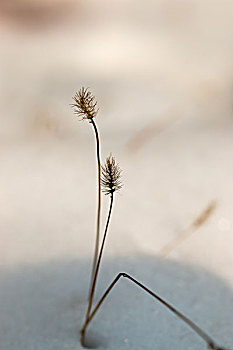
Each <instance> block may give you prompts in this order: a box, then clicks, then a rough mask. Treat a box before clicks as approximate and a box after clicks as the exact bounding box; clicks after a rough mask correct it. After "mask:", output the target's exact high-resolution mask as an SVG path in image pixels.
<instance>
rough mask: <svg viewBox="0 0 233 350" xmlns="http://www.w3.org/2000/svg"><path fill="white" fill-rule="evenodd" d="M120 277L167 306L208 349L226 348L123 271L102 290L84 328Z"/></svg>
mask: <svg viewBox="0 0 233 350" xmlns="http://www.w3.org/2000/svg"><path fill="white" fill-rule="evenodd" d="M121 277H125V278H127V279H129V280H130V281H132V282H133V283H135V284H136V285H137V286H138V287H140V288H142V289H143V290H144V291H145V292H147V293H148V294H150V295H151V296H152V297H154V298H155V299H157V300H158V301H159V302H160V303H161V304H163V305H164V306H165V307H166V308H168V309H169V310H170V311H171V312H173V313H174V314H175V315H176V316H177V317H179V318H180V319H181V320H182V321H183V322H185V323H186V324H187V325H188V326H189V327H190V328H192V329H193V331H194V332H195V333H196V334H197V335H199V337H201V338H202V339H203V340H204V341H205V342H206V343H207V345H208V348H209V349H213V350H226V349H224V348H222V347H219V346H218V345H217V344H216V343H215V342H214V340H213V339H212V338H211V337H210V336H209V335H208V334H207V333H205V332H204V331H203V330H202V329H201V328H200V327H199V326H197V325H196V324H195V323H194V322H193V321H191V320H190V319H189V318H188V317H186V316H185V315H183V314H182V313H181V312H180V311H178V310H177V309H176V308H175V307H174V306H172V305H171V304H169V303H168V302H167V301H165V300H164V299H162V298H161V297H160V296H159V295H158V294H156V293H154V292H153V291H152V290H150V289H149V288H147V287H146V286H145V285H143V284H142V283H140V282H139V281H137V280H136V279H135V278H133V277H132V276H130V275H128V274H127V273H125V272H121V273H119V274H118V275H117V276H116V277H115V279H114V280H113V281H112V283H111V284H110V285H109V287H108V288H107V289H106V291H105V292H104V294H103V295H102V297H101V298H100V300H99V301H98V303H97V304H96V306H95V308H94V310H93V311H92V313H90V315H89V317H88V318H87V319H86V322H85V330H86V328H87V326H88V324H89V323H90V322H91V320H92V319H93V317H94V316H95V314H96V312H97V311H98V310H99V308H100V306H101V305H102V303H103V302H104V300H105V298H106V297H107V296H108V294H109V293H110V292H111V290H112V288H113V287H114V286H115V284H116V283H117V282H118V280H119V279H120V278H121Z"/></svg>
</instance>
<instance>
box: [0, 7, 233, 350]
mask: <svg viewBox="0 0 233 350" xmlns="http://www.w3.org/2000/svg"><path fill="white" fill-rule="evenodd" d="M60 3H62V2H60ZM69 3H71V2H69ZM232 14H233V5H232V3H231V2H230V1H205V2H201V1H194V0H193V1H181V0H179V1H178V0H176V1H169V0H167V1H155V2H154V1H143V2H142V1H134V2H133V3H132V2H131V1H124V2H123V1H120V2H119V1H111V3H110V2H109V1H102V0H101V1H86V2H80V3H76V6H73V7H72V11H71V13H70V12H69V14H67V15H66V16H64V17H63V19H62V21H61V20H60V17H59V16H58V17H56V19H54V21H53V22H52V23H48V22H47V21H46V22H43V26H42V27H43V28H40V25H39V24H40V20H39V21H38V19H37V22H36V23H37V25H36V26H34V25H32V23H31V21H28V22H27V23H26V25H23V24H22V23H25V22H24V21H23V22H22V20H20V21H16V20H15V19H14V17H13V16H12V15H11V14H10V12H9V11H8V14H7V16H6V12H5V14H4V15H2V18H4V20H2V21H1V41H2V45H1V47H2V49H1V76H2V79H1V84H2V86H1V105H0V112H1V113H0V122H1V130H0V135H1V141H0V142H1V144H0V146H1V147H0V154H1V164H2V166H1V196H0V203H1V212H0V239H1V241H0V242H1V245H0V252H1V253H0V255H1V271H2V276H4V279H2V282H1V292H0V293H1V294H0V299H1V301H0V302H1V310H2V312H1V313H0V315H1V316H0V324H1V326H0V329H1V333H0V341H1V342H0V344H1V350H11V349H13V350H15V349H16V350H18V349H19V350H21V349H22V350H29V349H43V350H47V349H54V350H55V349H56V350H60V349H66V348H67V349H79V348H80V346H79V344H78V343H77V342H76V336H77V333H76V331H77V328H78V327H79V328H80V325H81V321H82V318H83V315H84V307H85V306H84V303H85V296H86V290H87V288H88V278H89V275H88V274H89V270H90V259H91V253H92V251H93V239H94V229H95V228H94V225H95V210H96V209H95V202H96V194H95V188H96V168H95V144H94V139H93V131H92V129H91V126H90V125H89V124H88V123H86V122H78V119H77V118H76V117H74V115H73V112H72V110H71V108H70V106H69V104H70V103H72V100H71V97H72V96H73V95H74V93H75V91H76V90H78V89H79V88H80V87H81V86H82V85H84V86H90V87H91V90H92V91H93V92H94V93H95V95H96V97H97V99H98V104H99V108H100V111H99V115H98V117H97V124H98V127H99V130H100V133H101V139H102V147H101V148H102V156H103V158H104V157H106V156H107V155H108V154H109V152H110V151H111V152H112V153H113V154H114V155H115V156H116V157H117V160H118V161H119V163H120V165H121V167H122V169H123V181H124V188H123V189H122V191H121V193H120V194H119V195H117V196H116V202H115V207H114V213H113V217H112V222H111V228H110V232H109V237H108V242H107V245H106V253H105V262H104V261H103V271H102V272H103V273H102V274H101V282H100V286H99V288H100V289H103V288H104V285H106V284H107V282H108V281H110V280H111V279H112V278H113V277H114V274H115V273H116V272H118V271H119V270H120V269H123V270H129V271H130V272H132V273H133V274H134V275H136V276H138V278H140V279H141V280H142V281H144V282H145V283H146V284H147V285H148V286H151V287H152V288H156V289H157V288H158V291H159V292H160V293H162V295H163V296H165V297H166V298H167V299H168V300H171V302H173V303H174V304H175V305H177V306H179V308H180V309H181V310H183V311H185V312H186V313H187V314H188V315H190V316H192V317H193V318H194V320H196V321H197V322H198V323H199V324H200V325H201V326H202V327H203V328H205V329H206V330H207V331H208V332H209V333H211V335H212V336H213V337H214V338H215V339H216V340H218V341H219V342H220V343H221V344H222V345H225V346H226V347H228V348H232V346H233V338H232V323H233V319H232V314H233V313H232V307H233V305H232V289H233V273H232V270H233V254H232V244H233V222H232V204H233V203H232V193H233V183H232V170H233V168H232V154H233V139H232V136H233V119H232V51H233V50H232V34H231V33H232V29H233V28H232V23H233V21H232V17H233V15H232ZM212 200H216V201H217V207H216V210H215V211H214V213H213V215H212V216H211V217H210V218H209V220H208V221H207V222H206V223H205V224H204V225H203V226H202V227H200V229H199V230H198V231H196V232H195V233H193V235H191V236H190V237H189V238H188V239H187V240H186V241H184V242H183V243H182V244H180V245H179V246H178V247H177V248H176V249H175V250H174V251H173V252H172V253H171V254H170V255H169V256H168V257H167V258H166V259H164V260H159V259H158V258H157V256H158V253H159V251H160V249H161V248H162V247H163V246H164V245H165V244H166V243H167V242H169V241H171V240H172V239H173V238H174V237H175V236H176V235H177V234H179V233H180V232H182V231H183V230H184V229H186V228H187V227H188V226H189V225H190V224H191V223H192V221H193V219H194V218H195V217H196V216H197V215H199V213H200V212H201V211H202V210H203V209H204V208H205V207H206V206H207V205H208V203H209V202H210V201H212ZM107 206H108V201H107V199H106V198H104V199H103V224H104V217H105V213H106V210H107ZM131 256H132V260H130V259H131V258H130V257H131ZM104 271H106V272H105V273H106V274H104ZM76 274H77V275H76ZM76 278H77V281H76ZM192 283H194V285H193V286H192ZM160 284H161V285H160ZM122 285H123V286H124V287H122V286H121V287H120V286H119V289H118V293H119V294H118V293H117V291H115V292H114V295H115V299H114V297H113V301H112V304H111V302H109V303H108V304H106V311H103V312H102V318H100V319H96V322H95V324H93V331H95V329H97V330H98V333H99V334H100V336H101V337H105V340H102V343H104V342H105V341H106V334H108V337H109V339H108V341H107V348H109V349H119V347H123V348H127V349H134V350H136V349H137V347H138V349H142V348H145V349H152V348H153V347H154V344H155V343H156V344H157V346H159V348H160V349H170V350H171V349H179V350H180V349H181V348H183V349H186V350H187V349H188V348H190V349H200V348H201V346H202V347H203V349H204V348H205V346H203V343H199V341H198V340H196V338H195V337H193V335H190V332H189V330H187V328H185V327H184V328H181V329H180V328H179V326H176V323H174V324H173V323H172V321H170V318H169V317H170V316H169V315H168V316H166V315H167V314H166V313H164V312H162V311H161V312H162V314H161V315H164V316H161V315H160V316H161V317H162V318H161V319H160V322H159V323H158V324H157V325H156V323H155V324H154V313H156V312H160V311H158V310H157V311H156V310H154V309H153V307H154V306H152V304H151V302H150V300H149V301H148V300H147V297H145V296H141V294H140V293H139V292H137V291H135V290H134V289H133V291H132V289H130V291H131V293H136V294H133V297H132V296H130V295H129V294H130V293H129V289H128V284H122ZM98 293H100V292H98ZM137 293H139V294H140V297H139V296H138V294H137ZM137 298H140V301H139V300H138V301H137ZM134 299H135V300H136V301H137V302H136V304H135V305H134V304H133V306H132V305H131V306H130V305H129V301H130V300H134ZM72 300H73V301H72ZM122 300H124V302H123V305H122V306H121V307H119V303H120V304H122ZM58 305H60V306H59V307H58ZM68 305H69V306H68ZM153 305H154V304H153ZM126 307H128V308H129V309H128V310H127V313H124V311H125V308H126ZM151 308H152V310H154V311H151ZM107 310H108V312H107ZM116 310H117V311H116ZM105 312H106V313H105ZM148 314H150V317H149V319H148ZM61 315H63V316H61ZM106 315H107V316H106ZM111 315H112V316H113V317H115V319H114V320H115V321H112V322H113V323H114V324H115V323H116V324H115V326H113V325H112V324H111V322H108V319H109V317H110V318H111ZM114 315H115V316H114ZM59 317H61V320H60V321H61V322H59ZM121 317H122V321H121V322H119V321H118V320H119V319H120V318H121ZM163 317H165V318H163ZM54 319H56V322H55V321H54ZM133 320H138V321H137V322H138V323H137V322H136V321H134V322H133ZM139 320H141V321H140V322H139ZM135 322H136V323H135ZM163 322H164V324H163ZM126 325H127V326H126ZM161 325H162V328H157V327H160V326H161ZM176 327H178V328H176ZM182 327H183V326H182ZM156 329H157V332H156ZM171 329H172V332H173V333H172V335H170V338H169V339H167V336H168V335H167V333H168V332H169V330H171ZM125 330H127V331H126V332H125ZM154 332H155V333H154ZM156 334H157V336H156V337H155V335H156ZM77 337H78V336H77ZM137 337H138V338H137ZM145 337H146V338H145ZM190 337H191V338H190ZM182 339H183V340H182ZM182 341H183V343H182ZM196 341H197V342H196ZM16 344H17V345H16ZM145 344H147V345H145Z"/></svg>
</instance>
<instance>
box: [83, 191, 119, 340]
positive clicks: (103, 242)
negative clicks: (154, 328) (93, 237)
mask: <svg viewBox="0 0 233 350" xmlns="http://www.w3.org/2000/svg"><path fill="white" fill-rule="evenodd" d="M112 206H113V193H111V198H110V206H109V212H108V218H107V222H106V226H105V231H104V236H103V240H102V244H101V248H100V252H99V257H98V260H97V263H96V267H95V273H94V276H93V280H92V284H91V290H90V296H89V301H88V308H87V313H86V319H85V322H84V325H83V328H82V330H81V344H82V346H84V343H85V333H86V328H87V325H88V323H89V316H90V312H91V307H92V303H93V298H94V294H95V288H96V281H97V277H98V273H99V268H100V262H101V258H102V255H103V250H104V244H105V241H106V237H107V232H108V226H109V222H110V217H111V213H112Z"/></svg>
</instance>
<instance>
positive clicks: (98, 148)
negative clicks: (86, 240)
mask: <svg viewBox="0 0 233 350" xmlns="http://www.w3.org/2000/svg"><path fill="white" fill-rule="evenodd" d="M90 122H91V124H92V125H93V128H94V132H95V138H96V157H97V165H98V206H97V221H96V238H95V251H94V258H93V263H92V275H91V283H90V290H91V285H92V281H93V278H94V273H95V268H96V264H97V258H98V252H99V239H100V212H101V184H100V178H101V164H100V140H99V133H98V129H97V126H96V124H95V121H94V119H93V118H92V119H91V121H90ZM89 297H90V291H89Z"/></svg>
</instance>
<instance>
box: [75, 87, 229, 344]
mask: <svg viewBox="0 0 233 350" xmlns="http://www.w3.org/2000/svg"><path fill="white" fill-rule="evenodd" d="M73 99H74V103H73V104H72V106H73V107H74V109H75V113H76V114H77V115H78V116H80V117H81V118H82V119H86V120H88V121H89V122H90V123H91V124H92V125H93V127H94V131H95V136H96V144H97V164H98V207H97V228H96V245H95V254H94V259H93V269H92V278H91V283H90V289H89V291H90V292H89V299H88V307H87V312H86V317H85V320H84V324H83V327H82V329H81V345H82V346H83V347H86V346H85V344H86V343H85V337H86V330H87V327H88V325H89V323H90V322H91V320H92V319H93V317H94V316H95V314H96V313H97V311H98V310H99V308H100V307H101V305H102V303H103V302H104V300H105V298H106V297H107V296H108V294H109V293H110V292H111V290H112V289H113V287H114V286H115V285H116V283H117V282H118V281H119V280H120V278H121V277H124V278H127V279H129V280H130V281H131V282H133V283H134V284H135V285H137V286H138V287H140V288H141V289H142V290H143V291H145V292H146V293H148V294H149V295H151V296H152V297H153V298H155V299H156V300H157V301H159V302H160V303H161V304H163V305H164V306H165V307H166V308H168V310H170V311H171V312H172V313H174V314H175V315H176V316H177V317H178V318H180V319H181V320H182V321H183V322H185V323H186V324H187V325H188V326H189V327H190V328H191V329H192V330H193V331H194V332H195V333H196V334H197V335H198V336H199V337H201V338H202V339H203V340H204V341H205V343H206V345H207V346H208V349H213V350H226V349H225V348H223V347H220V346H218V345H217V344H216V343H215V341H214V340H213V339H212V338H211V337H210V336H209V335H208V334H207V333H206V332H204V331H203V330H202V329H201V328H200V327H199V326H198V325H196V324H195V323H194V322H193V321H191V320H190V319H189V318H188V317H186V316H185V315H184V314H182V313H181V312H180V311H179V310H178V309H177V308H175V307H174V306H172V305H171V304H170V303H168V302H167V301H165V300H164V299H163V298H161V297H160V296H159V295H158V294H156V293H155V292H154V291H152V290H150V289H149V288H147V287H146V286H145V285H144V284H142V283H140V282H139V281H138V280H136V279H135V278H133V277H132V276H130V275H129V274H127V273H125V272H121V273H119V274H118V275H117V276H116V277H115V278H114V280H113V281H112V282H111V283H110V285H109V286H108V287H107V289H106V290H105V292H104V293H103V295H102V297H101V298H100V300H99V301H98V302H97V303H96V305H95V307H94V308H92V304H93V298H94V294H95V289H96V282H97V278H98V273H99V268H100V264H101V260H102V256H103V250H104V245H105V242H106V238H107V232H108V228H109V223H110V218H111V214H112V208H113V201H114V194H115V193H116V192H117V191H119V190H120V189H121V188H122V181H121V169H120V167H119V165H118V164H117V162H116V160H115V158H114V157H113V156H112V155H111V154H110V156H109V157H108V158H107V159H106V161H105V164H104V165H103V166H101V164H100V140H99V136H98V130H97V127H96V124H95V122H94V117H95V116H96V115H97V113H98V110H97V108H96V106H97V102H96V101H95V98H94V96H93V95H92V94H91V92H90V91H89V90H88V89H86V88H81V89H80V90H79V92H77V93H76V94H75V96H74V97H73ZM101 170H102V175H101ZM101 186H102V191H103V193H105V194H106V195H108V196H110V204H109V211H108V216H107V220H106V224H105V229H104V234H103V238H102V242H101V246H100V249H99V232H100V208H101ZM213 209H214V208H213V206H210V208H207V210H206V211H205V212H204V213H203V215H201V216H200V217H198V218H197V219H196V220H195V221H194V223H193V225H194V227H196V228H197V227H199V226H200V225H201V224H202V223H203V222H204V221H205V220H206V219H207V217H208V216H209V215H210V213H211V211H212V210H213Z"/></svg>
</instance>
